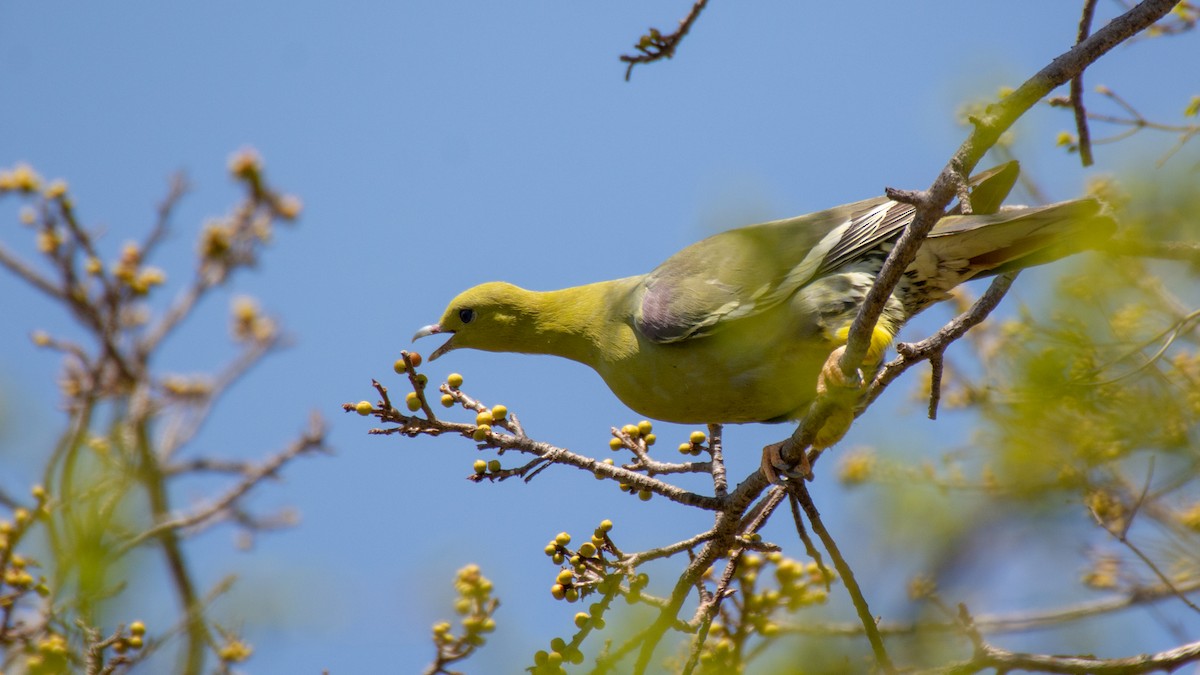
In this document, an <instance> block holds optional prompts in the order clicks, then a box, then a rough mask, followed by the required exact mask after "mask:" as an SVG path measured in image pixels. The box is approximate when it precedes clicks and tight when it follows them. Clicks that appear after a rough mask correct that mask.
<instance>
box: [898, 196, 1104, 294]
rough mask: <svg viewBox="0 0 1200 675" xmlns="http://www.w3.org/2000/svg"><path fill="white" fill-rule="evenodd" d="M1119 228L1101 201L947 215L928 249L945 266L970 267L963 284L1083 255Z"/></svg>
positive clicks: (939, 224) (934, 232)
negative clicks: (1079, 254)
mask: <svg viewBox="0 0 1200 675" xmlns="http://www.w3.org/2000/svg"><path fill="white" fill-rule="evenodd" d="M1116 227H1117V224H1116V222H1115V221H1114V220H1113V219H1112V216H1111V215H1110V214H1109V213H1108V209H1107V208H1106V207H1105V206H1104V205H1103V204H1102V203H1101V202H1100V201H1098V200H1096V199H1092V198H1087V199H1077V200H1073V201H1067V202H1060V203H1058V204H1050V205H1047V206H1015V207H1005V208H1002V209H1001V210H1000V211H998V212H996V213H992V214H986V215H969V216H947V217H945V218H943V219H941V220H940V221H938V224H937V225H936V226H935V227H934V229H933V231H932V232H931V233H930V235H929V239H928V240H927V241H926V243H925V244H924V246H923V247H922V248H923V252H928V253H930V254H932V255H934V256H936V258H937V259H938V260H941V261H956V262H958V265H954V266H955V267H958V266H959V265H963V264H964V263H965V268H962V271H963V272H965V274H964V276H963V278H962V279H961V280H960V281H966V280H967V279H971V278H974V277H979V276H987V275H992V274H1000V273H1002V272H1009V271H1012V270H1018V269H1024V268H1026V267H1032V266H1034V265H1044V264H1046V263H1048V262H1052V261H1055V260H1058V259H1060V258H1063V257H1066V256H1069V255H1072V254H1075V253H1079V252H1081V251H1085V250H1088V249H1091V248H1095V247H1096V245H1097V244H1098V243H1100V242H1102V241H1105V240H1107V239H1108V238H1109V237H1111V236H1112V234H1113V232H1114V231H1115V230H1116Z"/></svg>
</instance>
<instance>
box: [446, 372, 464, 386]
mask: <svg viewBox="0 0 1200 675" xmlns="http://www.w3.org/2000/svg"><path fill="white" fill-rule="evenodd" d="M462 383H463V376H462V375H459V374H458V373H450V374H449V375H448V376H447V377H446V384H448V385H450V388H451V389H458V388H459V387H461V386H462Z"/></svg>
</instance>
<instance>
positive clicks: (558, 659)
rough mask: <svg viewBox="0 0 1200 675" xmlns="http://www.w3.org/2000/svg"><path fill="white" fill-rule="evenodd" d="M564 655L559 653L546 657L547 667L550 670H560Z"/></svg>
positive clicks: (551, 653) (552, 653)
mask: <svg viewBox="0 0 1200 675" xmlns="http://www.w3.org/2000/svg"><path fill="white" fill-rule="evenodd" d="M562 662H563V655H562V654H559V653H558V652H550V653H549V654H547V655H546V665H547V666H548V667H550V668H552V669H553V668H558V667H560V666H562Z"/></svg>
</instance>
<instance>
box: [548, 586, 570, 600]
mask: <svg viewBox="0 0 1200 675" xmlns="http://www.w3.org/2000/svg"><path fill="white" fill-rule="evenodd" d="M566 592H567V589H565V588H563V585H562V584H554V585H553V586H551V587H550V595H552V596H554V599H555V600H562V599H563V598H564V597H565V596H566Z"/></svg>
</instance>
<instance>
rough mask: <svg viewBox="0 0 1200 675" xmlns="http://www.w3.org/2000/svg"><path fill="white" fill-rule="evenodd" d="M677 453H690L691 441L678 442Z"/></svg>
mask: <svg viewBox="0 0 1200 675" xmlns="http://www.w3.org/2000/svg"><path fill="white" fill-rule="evenodd" d="M679 453H680V454H682V455H690V454H692V444H691V443H680V444H679Z"/></svg>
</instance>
